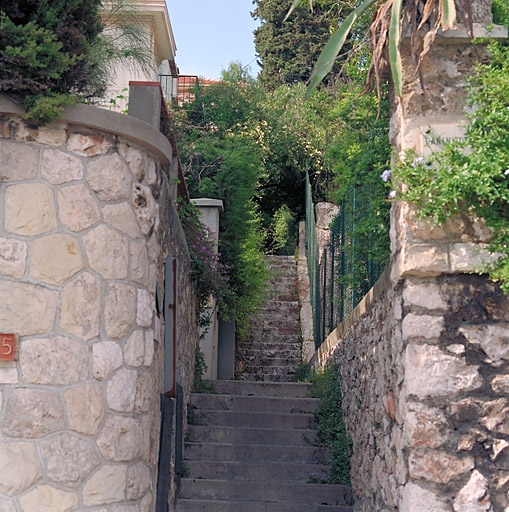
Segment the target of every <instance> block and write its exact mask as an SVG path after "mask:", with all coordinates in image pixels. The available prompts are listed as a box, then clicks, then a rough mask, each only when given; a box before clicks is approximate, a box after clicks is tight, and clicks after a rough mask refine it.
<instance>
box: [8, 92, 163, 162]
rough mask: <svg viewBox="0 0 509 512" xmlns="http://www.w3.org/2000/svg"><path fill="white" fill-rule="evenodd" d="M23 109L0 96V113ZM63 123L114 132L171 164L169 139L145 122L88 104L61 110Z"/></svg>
mask: <svg viewBox="0 0 509 512" xmlns="http://www.w3.org/2000/svg"><path fill="white" fill-rule="evenodd" d="M24 113H25V110H24V109H23V107H22V106H21V105H20V104H19V103H17V102H16V101H15V100H14V99H12V98H10V97H9V96H8V95H7V94H0V114H14V115H19V116H22V115H23V114H24ZM59 121H63V122H65V123H68V124H72V125H78V126H84V127H86V128H89V129H96V130H100V131H105V132H110V133H114V134H115V135H120V136H122V137H125V138H126V139H129V140H130V141H132V142H134V143H136V144H138V145H140V146H143V147H145V148H147V149H148V150H149V151H150V152H151V153H153V154H154V156H156V157H158V158H159V159H161V162H162V163H163V164H169V163H171V161H172V155H173V149H172V146H171V144H170V142H169V140H168V139H167V138H166V137H165V136H164V135H163V134H162V133H161V132H158V131H157V130H155V129H154V128H153V127H152V126H150V125H149V124H148V123H145V122H143V121H140V120H139V119H135V118H134V117H129V116H126V115H124V114H119V113H117V112H111V111H109V110H106V109H103V108H98V107H94V106H91V105H83V104H78V105H72V106H70V107H67V108H66V109H65V111H64V116H63V118H62V119H61V120H59Z"/></svg>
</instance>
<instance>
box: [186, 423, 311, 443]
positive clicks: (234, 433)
mask: <svg viewBox="0 0 509 512" xmlns="http://www.w3.org/2000/svg"><path fill="white" fill-rule="evenodd" d="M187 440H188V441H190V442H200V441H201V442H203V443H231V444H251V443H252V444H266V445H281V444H286V445H295V446H312V445H314V444H315V443H316V442H317V440H316V430H311V429H292V428H242V427H224V426H215V427H210V426H204V425H189V427H188V439H187Z"/></svg>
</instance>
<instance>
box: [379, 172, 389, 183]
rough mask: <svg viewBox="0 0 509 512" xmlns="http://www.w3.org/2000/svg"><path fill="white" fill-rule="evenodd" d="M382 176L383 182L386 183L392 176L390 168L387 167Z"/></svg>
mask: <svg viewBox="0 0 509 512" xmlns="http://www.w3.org/2000/svg"><path fill="white" fill-rule="evenodd" d="M380 178H382V180H383V182H384V183H386V182H388V181H389V179H390V178H391V171H390V169H385V171H384V172H383V173H382V174H380Z"/></svg>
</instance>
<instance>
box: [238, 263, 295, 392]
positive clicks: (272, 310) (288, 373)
mask: <svg viewBox="0 0 509 512" xmlns="http://www.w3.org/2000/svg"><path fill="white" fill-rule="evenodd" d="M267 263H268V266H269V268H270V270H271V271H272V277H271V279H270V282H269V284H268V289H269V297H268V300H267V302H266V303H265V306H264V307H263V309H262V310H261V311H260V313H258V314H257V315H255V316H254V317H253V318H252V319H251V328H250V331H249V335H248V338H247V340H244V341H243V342H242V343H241V344H240V346H239V348H238V363H237V377H238V378H239V379H240V380H249V381H260V380H263V381H272V382H285V381H289V380H291V378H292V376H293V374H294V372H295V367H296V366H297V365H299V364H300V363H301V361H302V343H301V336H300V318H299V303H298V294H297V263H296V261H295V258H294V257H293V256H267Z"/></svg>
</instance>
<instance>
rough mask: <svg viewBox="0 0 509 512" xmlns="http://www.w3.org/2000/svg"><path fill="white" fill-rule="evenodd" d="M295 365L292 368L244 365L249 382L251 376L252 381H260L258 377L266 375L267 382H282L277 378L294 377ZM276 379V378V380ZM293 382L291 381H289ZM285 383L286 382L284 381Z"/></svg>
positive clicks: (244, 371)
mask: <svg viewBox="0 0 509 512" xmlns="http://www.w3.org/2000/svg"><path fill="white" fill-rule="evenodd" d="M295 366H296V365H295V364H292V365H290V366H283V365H281V366H261V365H259V364H258V365H255V364H249V363H248V364H244V370H243V373H244V375H245V378H246V380H249V375H252V377H253V379H252V380H260V379H258V378H257V377H258V376H259V375H265V376H266V377H267V380H269V379H272V380H273V381H274V382H278V381H281V380H280V379H278V378H277V377H288V376H292V375H293V374H294V373H295ZM274 377H276V378H275V379H274ZM289 380H291V379H289ZM283 382H284V381H283Z"/></svg>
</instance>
